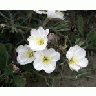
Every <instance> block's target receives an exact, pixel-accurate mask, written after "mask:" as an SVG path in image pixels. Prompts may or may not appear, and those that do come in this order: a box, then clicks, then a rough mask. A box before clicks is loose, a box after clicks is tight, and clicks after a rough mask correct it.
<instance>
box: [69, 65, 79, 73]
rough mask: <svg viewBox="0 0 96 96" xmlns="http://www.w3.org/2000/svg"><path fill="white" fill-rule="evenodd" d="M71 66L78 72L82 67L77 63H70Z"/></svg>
mask: <svg viewBox="0 0 96 96" xmlns="http://www.w3.org/2000/svg"><path fill="white" fill-rule="evenodd" d="M69 67H70V69H71V70H75V71H77V72H78V70H79V69H80V66H78V65H76V64H74V65H73V64H69Z"/></svg>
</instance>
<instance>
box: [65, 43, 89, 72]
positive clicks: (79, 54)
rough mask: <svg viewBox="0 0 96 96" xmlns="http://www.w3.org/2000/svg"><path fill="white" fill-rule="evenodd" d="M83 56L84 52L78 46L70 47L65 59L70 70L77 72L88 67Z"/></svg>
mask: <svg viewBox="0 0 96 96" xmlns="http://www.w3.org/2000/svg"><path fill="white" fill-rule="evenodd" d="M85 56H86V51H85V50H84V49H82V48H81V47H79V46H78V45H75V46H74V47H70V49H69V51H67V54H66V57H67V58H68V60H69V67H70V69H71V70H75V71H77V72H78V70H79V69H80V68H82V67H86V66H87V65H88V60H87V58H85Z"/></svg>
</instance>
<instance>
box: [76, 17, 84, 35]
mask: <svg viewBox="0 0 96 96" xmlns="http://www.w3.org/2000/svg"><path fill="white" fill-rule="evenodd" d="M77 28H78V31H79V33H80V34H81V36H84V33H83V32H84V30H83V18H82V16H78V19H77Z"/></svg>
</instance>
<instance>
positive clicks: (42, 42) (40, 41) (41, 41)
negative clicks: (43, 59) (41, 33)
mask: <svg viewBox="0 0 96 96" xmlns="http://www.w3.org/2000/svg"><path fill="white" fill-rule="evenodd" d="M36 43H37V44H38V45H43V44H44V43H45V41H44V39H43V38H36Z"/></svg>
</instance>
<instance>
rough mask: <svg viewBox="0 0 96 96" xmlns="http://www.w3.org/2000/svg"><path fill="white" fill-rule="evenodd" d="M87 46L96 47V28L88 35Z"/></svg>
mask: <svg viewBox="0 0 96 96" xmlns="http://www.w3.org/2000/svg"><path fill="white" fill-rule="evenodd" d="M86 43H87V47H89V49H90V48H94V49H96V30H91V31H90V32H89V33H88V34H87V37H86Z"/></svg>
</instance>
